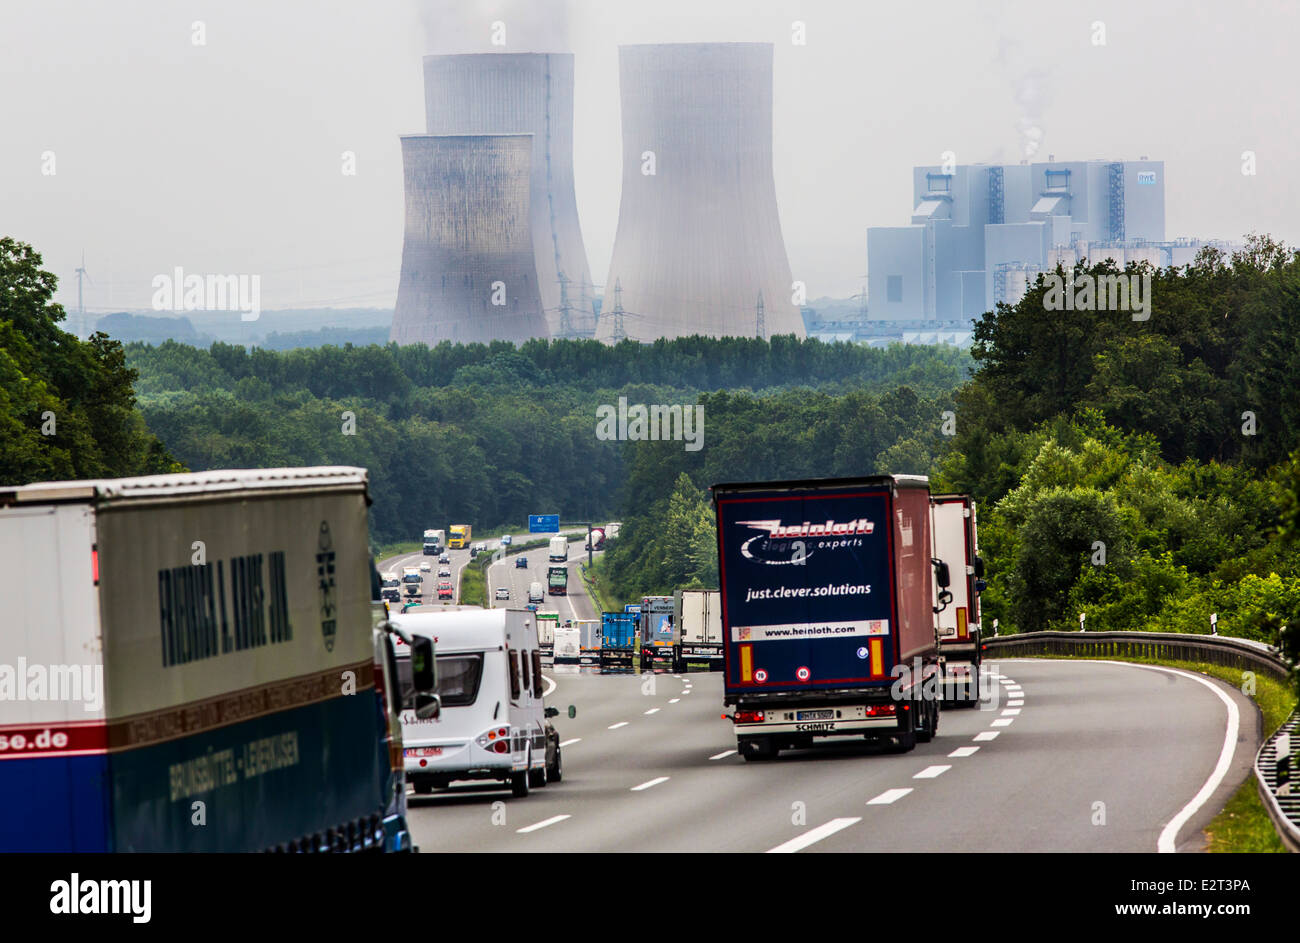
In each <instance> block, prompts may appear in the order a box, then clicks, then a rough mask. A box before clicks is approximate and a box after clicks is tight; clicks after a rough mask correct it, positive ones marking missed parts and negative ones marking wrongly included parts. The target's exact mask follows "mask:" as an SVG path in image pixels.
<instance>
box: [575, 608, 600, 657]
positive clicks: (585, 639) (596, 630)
mask: <svg viewBox="0 0 1300 943" xmlns="http://www.w3.org/2000/svg"><path fill="white" fill-rule="evenodd" d="M574 628H576V629H577V630H578V663H579V664H582V665H594V664H596V663H597V662H599V661H600V620H599V619H579V620H578V621H577V622H575V623H574Z"/></svg>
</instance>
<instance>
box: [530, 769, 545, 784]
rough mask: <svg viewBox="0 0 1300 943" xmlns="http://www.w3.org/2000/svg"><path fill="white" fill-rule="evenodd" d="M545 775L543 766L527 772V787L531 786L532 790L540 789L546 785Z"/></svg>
mask: <svg viewBox="0 0 1300 943" xmlns="http://www.w3.org/2000/svg"><path fill="white" fill-rule="evenodd" d="M546 774H547V769H546V767H545V766H542V767H540V768H539V769H530V770H529V771H528V785H530V786H532V787H533V788H534V789H541V788H542V787H543V786H545V785H546Z"/></svg>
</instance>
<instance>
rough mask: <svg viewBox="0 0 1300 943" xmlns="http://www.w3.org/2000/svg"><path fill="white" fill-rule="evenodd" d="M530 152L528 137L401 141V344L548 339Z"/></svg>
mask: <svg viewBox="0 0 1300 943" xmlns="http://www.w3.org/2000/svg"><path fill="white" fill-rule="evenodd" d="M532 151H533V140H532V135H529V134H465V135H424V134H421V135H409V136H405V137H403V138H402V165H403V168H404V174H405V180H406V230H405V240H404V242H403V244H402V276H401V281H400V283H399V284H398V288H397V309H396V311H394V313H393V332H392V339H393V340H394V341H396V342H397V343H398V344H414V343H421V342H422V343H426V344H436V343H438V342H439V341H443V340H450V341H459V342H461V343H471V342H475V341H478V342H487V341H493V340H508V341H513V342H515V343H520V342H521V341H525V340H527V339H529V338H531V337H546V336H548V331H547V328H546V316H545V314H544V313H543V310H542V299H541V295H540V293H539V292H538V285H537V273H536V268H535V264H534V261H533V240H532V232H531V230H530V228H529V215H530V205H531V200H530V185H529V168H530V167H531V165H532V159H531V158H532ZM498 302H500V303H498Z"/></svg>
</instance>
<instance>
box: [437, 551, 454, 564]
mask: <svg viewBox="0 0 1300 943" xmlns="http://www.w3.org/2000/svg"><path fill="white" fill-rule="evenodd" d="M438 562H439V563H450V562H451V557H450V556H449V555H448V554H445V553H444V554H442V555H441V556H440V557H438Z"/></svg>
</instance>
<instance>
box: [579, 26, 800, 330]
mask: <svg viewBox="0 0 1300 943" xmlns="http://www.w3.org/2000/svg"><path fill="white" fill-rule="evenodd" d="M619 90H620V97H621V101H622V138H623V184H622V196H621V201H620V205H619V216H618V230H617V233H616V236H615V240H614V250H613V257H612V260H611V263H610V269H609V275H608V277H607V278H606V280H605V296H604V302H603V304H602V311H601V318H600V324H599V326H598V328H597V335H596V336H597V337H598V338H600V339H602V340H617V339H620V338H621V337H624V336H626V337H629V338H632V339H636V340H642V341H649V340H654V339H656V338H659V337H668V338H672V337H680V336H685V335H691V334H704V335H712V336H746V337H754V336H763V337H770V336H772V335H775V334H794V335H796V336H798V337H803V336H804V324H803V318H802V316H801V315H800V312H799V309H798V307H796V306H795V305H794V304H793V303H792V285H791V274H790V263H789V259H788V257H787V256H786V251H785V242H784V240H783V238H782V235H781V222H780V217H779V215H778V211H777V202H776V184H775V179H774V177H773V172H772V46H771V45H770V44H767V43H693V44H665V45H631V46H620V47H619ZM616 289H621V291H616ZM616 295H617V297H616Z"/></svg>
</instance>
